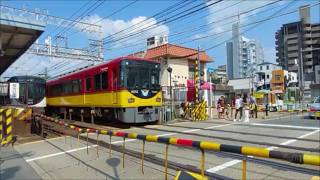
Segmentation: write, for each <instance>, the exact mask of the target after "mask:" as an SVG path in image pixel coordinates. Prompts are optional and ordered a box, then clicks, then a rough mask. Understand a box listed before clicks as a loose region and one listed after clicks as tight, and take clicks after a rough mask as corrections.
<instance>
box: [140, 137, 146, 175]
mask: <svg viewBox="0 0 320 180" xmlns="http://www.w3.org/2000/svg"><path fill="white" fill-rule="evenodd" d="M145 144H146V141H145V140H143V141H142V153H141V172H142V174H144V169H143V166H144V147H145Z"/></svg>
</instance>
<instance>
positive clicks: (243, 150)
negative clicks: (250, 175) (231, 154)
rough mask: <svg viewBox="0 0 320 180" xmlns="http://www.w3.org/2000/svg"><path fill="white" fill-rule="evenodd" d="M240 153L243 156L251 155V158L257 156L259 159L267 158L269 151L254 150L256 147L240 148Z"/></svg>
mask: <svg viewBox="0 0 320 180" xmlns="http://www.w3.org/2000/svg"><path fill="white" fill-rule="evenodd" d="M241 153H242V154H245V155H253V156H259V157H266V158H268V157H269V150H267V149H264V148H256V147H249V146H245V147H241Z"/></svg>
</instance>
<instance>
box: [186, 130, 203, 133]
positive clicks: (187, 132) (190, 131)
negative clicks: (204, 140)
mask: <svg viewBox="0 0 320 180" xmlns="http://www.w3.org/2000/svg"><path fill="white" fill-rule="evenodd" d="M200 130H201V129H189V130H185V131H182V132H184V133H188V132H195V131H200Z"/></svg>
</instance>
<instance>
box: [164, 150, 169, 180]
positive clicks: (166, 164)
mask: <svg viewBox="0 0 320 180" xmlns="http://www.w3.org/2000/svg"><path fill="white" fill-rule="evenodd" d="M168 150H169V144H166V151H165V153H164V177H165V180H168Z"/></svg>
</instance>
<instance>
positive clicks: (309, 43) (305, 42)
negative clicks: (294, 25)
mask: <svg viewBox="0 0 320 180" xmlns="http://www.w3.org/2000/svg"><path fill="white" fill-rule="evenodd" d="M304 44H306V45H311V44H312V41H311V40H305V41H304Z"/></svg>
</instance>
